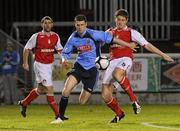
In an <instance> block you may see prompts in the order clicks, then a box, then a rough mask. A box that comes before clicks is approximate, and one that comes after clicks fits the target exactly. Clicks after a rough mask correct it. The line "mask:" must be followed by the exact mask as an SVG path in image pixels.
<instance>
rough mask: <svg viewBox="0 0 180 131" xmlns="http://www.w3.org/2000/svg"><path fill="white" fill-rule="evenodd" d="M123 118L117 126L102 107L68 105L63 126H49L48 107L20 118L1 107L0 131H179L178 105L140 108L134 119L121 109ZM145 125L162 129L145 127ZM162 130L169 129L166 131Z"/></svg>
mask: <svg viewBox="0 0 180 131" xmlns="http://www.w3.org/2000/svg"><path fill="white" fill-rule="evenodd" d="M122 108H123V110H124V111H125V113H126V116H125V118H124V119H122V121H120V122H119V123H117V124H110V123H109V121H110V120H111V119H112V118H113V116H114V114H113V113H112V111H111V110H109V109H108V108H107V107H106V106H105V105H85V106H80V105H69V106H68V109H67V112H66V115H67V116H68V117H69V118H70V119H69V120H68V121H65V122H64V123H62V124H58V125H52V124H50V122H51V121H52V120H53V119H54V116H53V112H52V111H51V109H50V108H49V107H48V105H30V106H29V107H28V109H27V117H26V118H22V117H21V116H20V113H19V107H18V106H0V131H3V130H7V131H26V130H27V131H36V130H37V131H56V130H57V131H168V130H169V131H172V130H180V105H143V106H142V112H141V113H140V114H139V115H134V114H133V111H132V107H131V106H130V105H123V106H122ZM143 122H146V123H149V124H153V125H156V126H160V127H162V128H157V127H150V126H145V125H143V124H142V123H143ZM164 127H170V128H171V129H166V128H164Z"/></svg>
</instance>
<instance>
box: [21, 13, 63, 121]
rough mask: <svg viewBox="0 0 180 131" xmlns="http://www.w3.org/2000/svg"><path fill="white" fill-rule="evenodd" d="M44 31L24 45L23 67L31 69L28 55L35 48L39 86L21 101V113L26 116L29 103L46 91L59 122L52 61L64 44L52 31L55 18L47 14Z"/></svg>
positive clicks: (44, 19)
mask: <svg viewBox="0 0 180 131" xmlns="http://www.w3.org/2000/svg"><path fill="white" fill-rule="evenodd" d="M41 26H42V31H41V32H38V33H35V34H33V35H32V36H31V38H30V39H29V40H28V42H27V43H26V45H25V47H24V52H23V68H24V69H25V70H26V71H29V65H28V56H29V53H30V50H32V49H33V48H34V49H35V62H34V72H35V76H36V81H37V83H38V86H37V87H35V88H34V89H33V90H31V92H30V93H29V95H28V96H27V97H26V98H25V99H23V100H21V101H20V102H19V104H20V107H21V110H20V111H21V114H22V116H23V117H26V108H27V105H28V104H30V103H31V101H33V100H34V99H36V98H37V97H38V96H39V95H40V94H42V93H46V95H47V102H48V104H49V105H50V107H51V108H52V110H53V111H54V113H55V116H56V118H57V120H58V122H61V119H60V118H59V111H58V106H57V104H56V102H55V99H54V93H53V83H52V63H53V61H54V52H55V50H56V51H57V52H58V53H60V52H61V50H62V48H63V47H62V45H61V43H60V38H59V36H58V34H56V33H55V32H52V31H51V29H52V27H53V20H52V18H51V17H49V16H45V17H43V18H42V20H41Z"/></svg>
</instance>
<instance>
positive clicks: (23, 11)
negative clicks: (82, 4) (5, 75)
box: [0, 0, 180, 53]
mask: <svg viewBox="0 0 180 131" xmlns="http://www.w3.org/2000/svg"><path fill="white" fill-rule="evenodd" d="M78 2H79V1H78V0H0V29H2V30H3V31H5V32H6V33H8V34H10V30H11V27H12V23H13V22H26V21H40V19H41V18H42V17H43V16H45V15H49V16H51V17H52V18H53V19H54V21H73V18H74V16H75V15H76V14H77V13H84V14H87V15H88V14H89V12H88V11H86V10H79V3H78ZM170 3H171V12H170V13H171V21H180V15H179V13H180V9H179V8H180V7H179V6H180V0H170ZM89 16H90V15H89ZM89 16H88V17H89ZM89 20H90V21H91V20H92V19H91V16H90V17H89ZM60 33H63V32H60ZM64 33H65V32H64ZM70 33H71V30H69V31H68V32H66V33H65V35H67V34H68V35H70ZM25 35H26V34H25ZM30 35H31V34H30ZM63 35H64V34H63ZM66 37H68V36H65V39H63V41H65V40H66ZM150 42H152V43H153V44H154V45H155V46H156V47H158V48H160V49H161V50H162V51H165V52H169V53H179V52H180V46H176V44H175V43H178V42H180V27H178V26H177V27H172V29H171V39H170V40H168V41H150Z"/></svg>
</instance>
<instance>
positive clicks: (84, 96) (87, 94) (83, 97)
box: [79, 89, 91, 105]
mask: <svg viewBox="0 0 180 131" xmlns="http://www.w3.org/2000/svg"><path fill="white" fill-rule="evenodd" d="M90 96H91V93H90V92H88V91H86V90H84V89H82V91H81V94H80V96H79V103H80V104H82V105H83V104H85V103H87V101H88V100H89V97H90Z"/></svg>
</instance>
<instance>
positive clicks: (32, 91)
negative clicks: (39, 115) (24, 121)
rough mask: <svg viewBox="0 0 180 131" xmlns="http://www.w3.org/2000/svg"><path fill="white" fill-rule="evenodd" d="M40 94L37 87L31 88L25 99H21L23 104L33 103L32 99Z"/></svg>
mask: <svg viewBox="0 0 180 131" xmlns="http://www.w3.org/2000/svg"><path fill="white" fill-rule="evenodd" d="M38 96H39V93H38V92H37V89H33V90H31V92H30V93H29V95H28V96H27V97H26V98H25V99H24V100H22V101H21V103H22V105H23V106H27V105H29V104H30V103H31V101H33V100H34V99H36V98H37V97H38Z"/></svg>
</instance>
